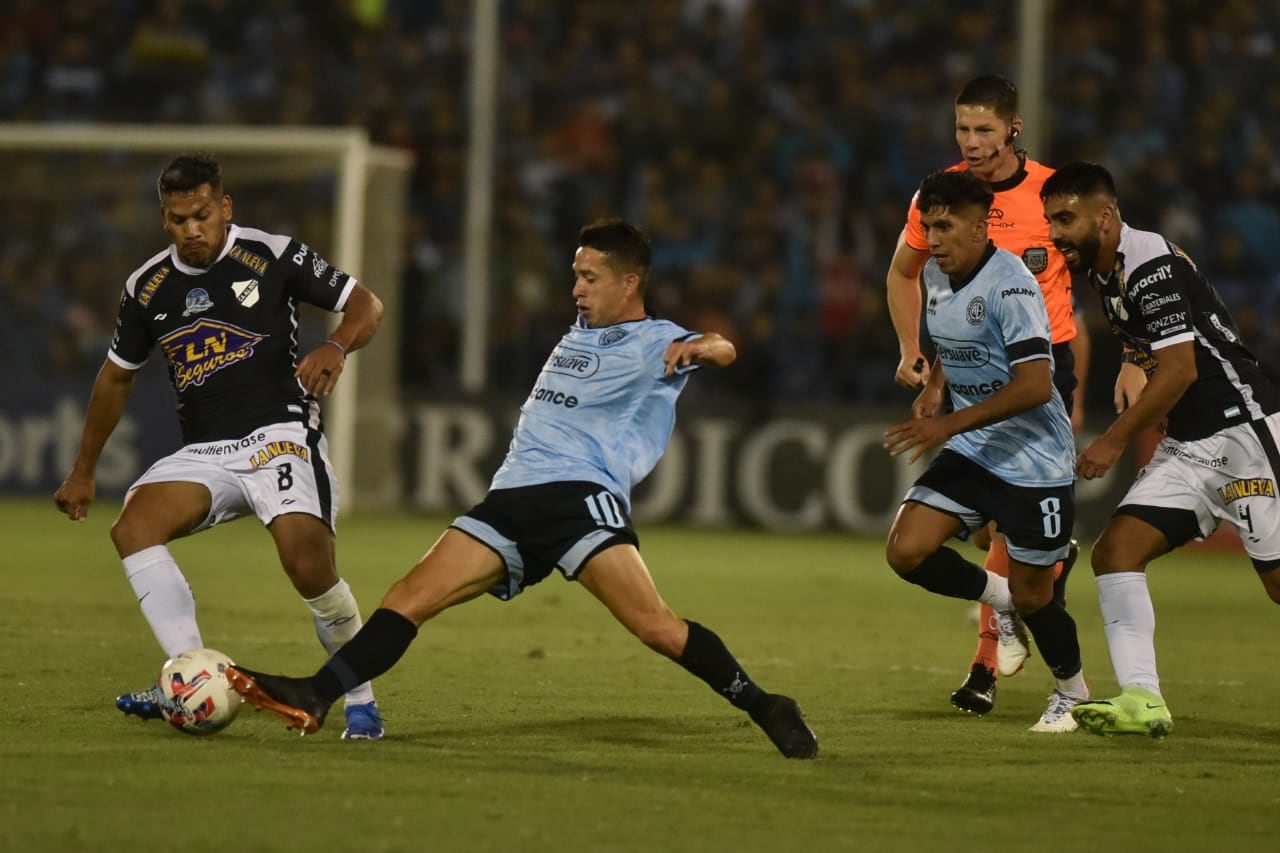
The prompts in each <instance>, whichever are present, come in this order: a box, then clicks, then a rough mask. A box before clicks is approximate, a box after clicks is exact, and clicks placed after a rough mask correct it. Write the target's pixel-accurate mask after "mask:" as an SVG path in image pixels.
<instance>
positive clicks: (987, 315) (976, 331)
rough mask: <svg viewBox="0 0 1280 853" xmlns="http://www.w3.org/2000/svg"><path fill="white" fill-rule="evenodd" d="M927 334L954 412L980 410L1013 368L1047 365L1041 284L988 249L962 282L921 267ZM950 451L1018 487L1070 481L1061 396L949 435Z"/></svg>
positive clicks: (1008, 257) (1071, 455)
mask: <svg viewBox="0 0 1280 853" xmlns="http://www.w3.org/2000/svg"><path fill="white" fill-rule="evenodd" d="M924 283H925V289H926V298H927V307H926V313H927V318H926V323H927V325H928V328H929V335H930V336H931V337H932V338H933V342H934V345H935V346H936V347H937V351H938V359H939V360H940V362H941V363H942V367H943V371H944V372H945V373H946V377H947V385H948V386H949V387H950V389H951V399H952V402H953V404H954V405H955V408H956V409H963V408H966V407H968V406H972V405H974V404H975V403H980V402H982V401H983V400H985V399H987V398H988V397H990V396H991V395H992V394H994V393H995V392H996V391H998V390H999V389H1000V388H1002V387H1003V386H1005V385H1007V384H1008V383H1009V381H1010V380H1011V379H1012V378H1013V366H1014V365H1015V364H1018V363H1020V362H1024V361H1032V360H1035V359H1048V360H1049V362H1050V368H1049V369H1050V371H1051V372H1052V370H1053V350H1052V348H1051V346H1050V343H1049V342H1050V333H1049V315H1048V313H1047V312H1046V310H1045V304H1044V294H1042V293H1041V292H1040V284H1039V282H1037V281H1036V279H1035V277H1034V276H1033V275H1032V274H1031V273H1030V272H1029V271H1028V270H1027V267H1026V265H1025V264H1024V263H1023V262H1022V260H1021V259H1020V258H1019V257H1018V256H1017V255H1014V254H1012V253H1010V252H1006V251H1004V250H1003V249H996V248H995V247H994V246H990V247H989V248H988V252H987V255H986V256H985V257H984V259H983V262H982V263H981V264H980V265H979V266H978V269H977V271H976V272H975V273H973V274H972V275H971V276H970V277H969V279H968V280H967V281H966V282H960V283H953V282H952V280H951V278H950V277H949V276H948V275H946V274H945V273H943V272H942V271H941V270H939V269H938V264H937V262H936V261H934V260H932V259H930V261H929V262H928V263H926V264H925V267H924ZM947 447H948V448H950V449H951V450H954V451H955V452H956V453H959V454H961V455H962V456H965V457H967V458H968V459H971V460H972V461H974V462H976V463H977V464H979V465H981V466H982V467H983V468H986V469H987V470H988V471H990V472H991V473H992V474H994V475H995V476H997V477H999V478H1000V479H1001V480H1004V481H1005V482H1006V483H1010V484H1012V485H1015V486H1065V485H1067V484H1068V483H1071V482H1074V480H1075V461H1076V454H1075V444H1074V442H1073V440H1072V436H1071V419H1070V418H1069V417H1068V416H1067V409H1066V406H1065V405H1064V404H1063V402H1062V397H1061V395H1059V394H1058V389H1057V388H1054V389H1053V398H1052V399H1051V400H1049V402H1047V403H1045V404H1043V405H1040V406H1036V407H1035V408H1034V409H1031V410H1029V411H1026V412H1022V413H1021V414H1017V415H1014V416H1013V417H1011V418H1008V419H1006V420H1003V421H999V422H997V423H994V424H990V425H988V426H985V427H981V428H980V429H975V430H971V431H969V432H965V433H961V434H960V435H957V436H953V437H952V438H951V440H950V441H948V442H947Z"/></svg>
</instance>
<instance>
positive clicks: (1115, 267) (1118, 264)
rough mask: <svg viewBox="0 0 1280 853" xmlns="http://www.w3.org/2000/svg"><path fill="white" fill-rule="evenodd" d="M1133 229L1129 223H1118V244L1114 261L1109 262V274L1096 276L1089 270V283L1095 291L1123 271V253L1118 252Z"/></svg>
mask: <svg viewBox="0 0 1280 853" xmlns="http://www.w3.org/2000/svg"><path fill="white" fill-rule="evenodd" d="M1132 230H1133V229H1132V228H1130V227H1129V223H1127V222H1121V223H1120V242H1119V243H1118V244H1116V259H1115V260H1114V261H1112V262H1111V272H1109V273H1107V274H1106V275H1105V276H1101V275H1098V274H1097V273H1096V272H1094V271H1093V270H1089V281H1090V282H1091V283H1092V284H1093V286H1094V288H1095V289H1098V290H1100V289H1102V288H1104V287H1106V286H1107V282H1109V281H1111V279H1112V278H1114V277H1115V274H1116V273H1117V272H1120V271H1123V270H1124V252H1122V251H1120V247H1121V246H1123V245H1124V241H1125V238H1126V237H1128V236H1129V232H1130V231H1132Z"/></svg>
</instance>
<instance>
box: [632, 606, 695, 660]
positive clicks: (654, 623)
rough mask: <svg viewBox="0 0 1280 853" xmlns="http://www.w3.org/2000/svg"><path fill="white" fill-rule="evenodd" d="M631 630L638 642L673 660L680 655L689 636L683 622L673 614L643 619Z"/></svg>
mask: <svg viewBox="0 0 1280 853" xmlns="http://www.w3.org/2000/svg"><path fill="white" fill-rule="evenodd" d="M631 632H632V633H633V634H635V635H636V639H638V640H639V641H640V642H642V643H644V644H645V645H646V646H648V647H649V648H651V649H653V650H654V651H655V652H657V653H658V654H660V655H664V656H666V657H669V658H671V659H673V660H674V659H676V658H678V657H680V654H681V653H682V652H683V651H684V645H685V642H686V641H687V640H688V636H689V635H688V628H687V626H686V625H685V623H684V622H683V621H682V620H680V619H677V618H675V616H674V615H671V616H670V618H663V619H649V620H645V621H644V622H643V623H641V624H639V625H636V626H635V627H633V628H632V629H631Z"/></svg>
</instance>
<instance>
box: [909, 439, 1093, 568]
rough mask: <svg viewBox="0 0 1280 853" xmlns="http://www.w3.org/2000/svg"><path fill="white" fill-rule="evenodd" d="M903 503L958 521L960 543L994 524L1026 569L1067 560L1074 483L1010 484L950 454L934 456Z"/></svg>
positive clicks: (976, 464) (942, 453)
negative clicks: (945, 515)
mask: <svg viewBox="0 0 1280 853" xmlns="http://www.w3.org/2000/svg"><path fill="white" fill-rule="evenodd" d="M902 500H903V503H906V502H908V501H912V502H914V503H921V504H924V505H925V506H928V507H932V508H933V509H936V510H938V511H939V512H945V513H947V514H948V515H953V516H955V517H956V518H958V519H960V521H961V522H962V523H963V524H964V525H965V530H964V531H963V532H962V533H961V534H960V538H961V539H965V538H968V535H969V533H970V532H972V531H974V530H978V529H979V528H981V527H982V526H983V525H984V524H986V523H987V522H988V521H994V522H995V523H996V529H997V530H999V531H1000V532H1001V533H1003V534H1004V537H1005V540H1006V541H1007V543H1008V546H1009V556H1010V557H1011V558H1012V559H1014V560H1017V561H1018V562H1020V563H1026V564H1027V565H1031V566H1052V565H1053V564H1054V563H1056V562H1058V561H1059V560H1063V559H1066V556H1067V550H1068V548H1069V547H1070V545H1071V528H1072V525H1074V524H1075V520H1076V503H1075V486H1074V485H1066V486H1014V485H1011V484H1009V483H1006V482H1005V481H1004V480H1001V479H1000V478H999V477H996V476H995V475H994V474H992V473H991V472H990V471H988V470H987V469H986V468H983V467H982V466H981V465H979V464H978V463H976V462H974V461H972V460H970V459H968V458H967V457H965V456H962V455H960V454H959V453H956V452H955V451H953V450H944V451H942V452H941V453H939V454H938V456H937V457H936V458H935V459H934V460H933V462H932V463H930V465H929V468H928V470H926V471H925V472H924V474H922V475H921V476H920V479H918V480H916V482H915V484H914V485H913V486H912V487H911V489H910V490H908V492H907V496H906V497H905V498H903V499H902Z"/></svg>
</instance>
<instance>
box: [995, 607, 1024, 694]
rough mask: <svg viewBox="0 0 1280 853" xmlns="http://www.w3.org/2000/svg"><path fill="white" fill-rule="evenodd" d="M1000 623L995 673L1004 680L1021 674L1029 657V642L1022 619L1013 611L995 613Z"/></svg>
mask: <svg viewBox="0 0 1280 853" xmlns="http://www.w3.org/2000/svg"><path fill="white" fill-rule="evenodd" d="M996 620H997V621H998V622H999V623H1000V642H999V643H998V644H996V671H997V672H999V673H1000V674H1001V675H1003V676H1005V677H1006V678H1007V677H1008V676H1010V675H1017V674H1018V673H1019V672H1022V665H1023V664H1024V663H1026V660H1027V658H1029V657H1031V640H1029V639H1028V638H1027V629H1026V627H1025V626H1023V624H1022V618H1021V617H1019V616H1018V614H1017V612H1016V611H1014V610H1008V611H1003V612H1002V611H999V610H997V611H996Z"/></svg>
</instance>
